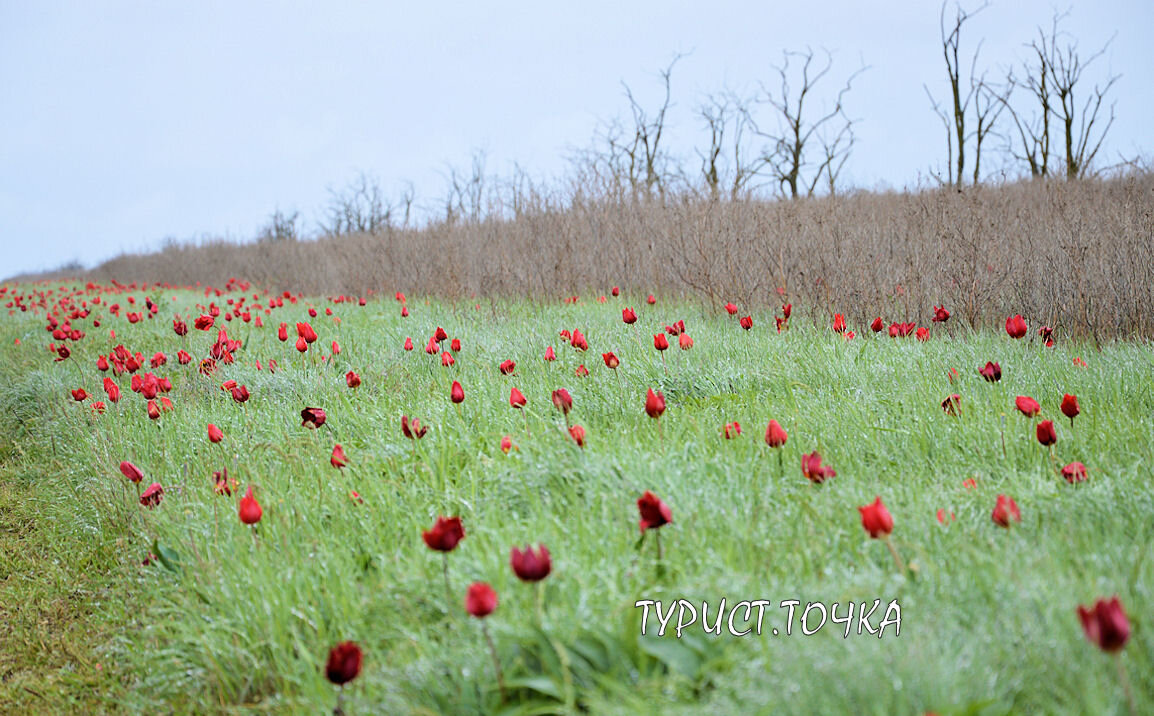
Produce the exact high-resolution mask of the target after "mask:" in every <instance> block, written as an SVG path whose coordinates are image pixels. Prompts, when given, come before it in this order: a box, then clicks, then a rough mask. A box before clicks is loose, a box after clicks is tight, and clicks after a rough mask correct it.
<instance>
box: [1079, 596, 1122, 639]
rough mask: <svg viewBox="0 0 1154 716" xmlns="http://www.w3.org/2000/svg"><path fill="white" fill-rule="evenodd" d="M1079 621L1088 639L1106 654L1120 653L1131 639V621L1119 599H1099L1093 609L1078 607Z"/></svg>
mask: <svg viewBox="0 0 1154 716" xmlns="http://www.w3.org/2000/svg"><path fill="white" fill-rule="evenodd" d="M1078 619H1079V620H1080V621H1081V622H1082V631H1083V632H1085V633H1086V638H1087V639H1089V640H1090V641H1091V642H1093V643H1094V644H1095V645H1097V647H1098V648H1099V649H1101V650H1102V651H1105V652H1110V653H1112V652H1116V651H1120V650H1121V649H1122V647H1124V646H1126V642H1127V641H1129V639H1130V620H1129V619H1128V618H1127V617H1126V612H1125V611H1124V610H1123V609H1122V602H1120V601H1119V600H1118V597H1114V598H1113V599H1111V600H1110V601H1106V600H1105V599H1099V600H1098V601H1096V602H1094V606H1093V607H1089V608H1087V607H1083V606H1082V605H1080V604H1079V605H1078Z"/></svg>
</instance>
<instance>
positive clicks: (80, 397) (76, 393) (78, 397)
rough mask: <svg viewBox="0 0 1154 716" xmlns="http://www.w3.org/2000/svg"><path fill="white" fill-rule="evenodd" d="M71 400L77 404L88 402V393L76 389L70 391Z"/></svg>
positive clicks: (81, 389)
mask: <svg viewBox="0 0 1154 716" xmlns="http://www.w3.org/2000/svg"><path fill="white" fill-rule="evenodd" d="M72 399H73V400H75V401H76V402H77V403H82V402H84V401H85V400H88V392H87V391H86V390H84V388H77V389H75V390H73V391H72Z"/></svg>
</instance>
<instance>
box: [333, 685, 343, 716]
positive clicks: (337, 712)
mask: <svg viewBox="0 0 1154 716" xmlns="http://www.w3.org/2000/svg"><path fill="white" fill-rule="evenodd" d="M344 699H345V685H344V684H341V687H340V689H338V690H337V705H336V708H334V709H333V716H345V709H344V703H343V702H344Z"/></svg>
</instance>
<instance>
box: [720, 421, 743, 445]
mask: <svg viewBox="0 0 1154 716" xmlns="http://www.w3.org/2000/svg"><path fill="white" fill-rule="evenodd" d="M721 434H722V435H723V436H724V437H725V439H726V440H731V439H733V438H735V437H737V436H738V435H741V423H739V422H737V421H736V420H734V421H733V422H732V423H726V424H725V426H724V427H722V429H721Z"/></svg>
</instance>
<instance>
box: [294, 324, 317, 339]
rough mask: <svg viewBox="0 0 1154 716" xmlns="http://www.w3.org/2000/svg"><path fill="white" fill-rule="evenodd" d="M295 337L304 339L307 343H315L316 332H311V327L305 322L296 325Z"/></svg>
mask: <svg viewBox="0 0 1154 716" xmlns="http://www.w3.org/2000/svg"><path fill="white" fill-rule="evenodd" d="M297 336H299V337H301V338H303V339H305V341H306V342H308V343H315V342H316V340H317V332H316V331H314V330H313V327H312V325H310V324H309V323H306V322H300V323H297Z"/></svg>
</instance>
